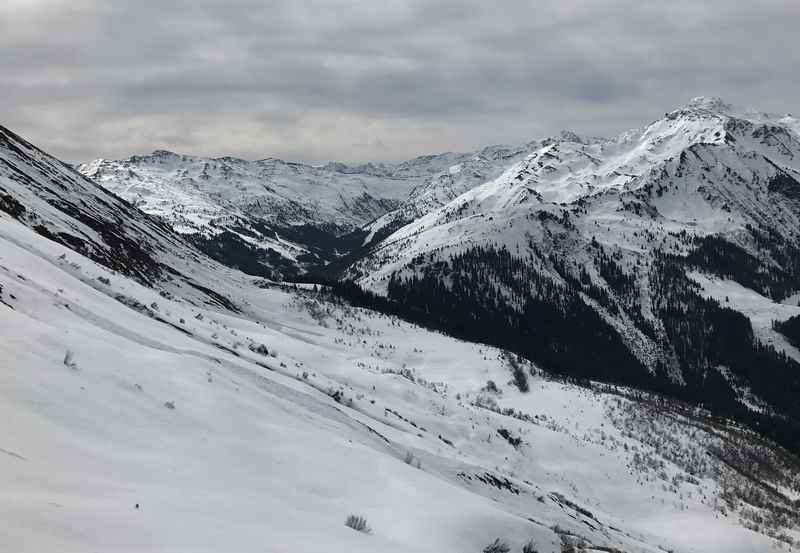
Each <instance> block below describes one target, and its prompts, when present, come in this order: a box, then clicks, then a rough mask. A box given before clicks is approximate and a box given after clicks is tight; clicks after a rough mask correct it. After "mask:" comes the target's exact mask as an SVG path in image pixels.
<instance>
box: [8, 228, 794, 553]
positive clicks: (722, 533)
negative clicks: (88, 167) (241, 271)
mask: <svg viewBox="0 0 800 553" xmlns="http://www.w3.org/2000/svg"><path fill="white" fill-rule="evenodd" d="M257 284H260V286H266V287H263V288H262V287H260V286H257ZM218 285H220V286H221V285H222V284H219V283H218ZM0 286H2V294H1V295H0V299H1V300H2V303H0V328H2V329H3V339H2V340H0V417H2V419H3V420H4V421H6V424H5V425H3V426H2V428H0V488H1V489H2V490H3V493H2V494H0V550H3V551H15V552H32V553H33V552H36V553H41V552H48V551H53V552H71V551H74V552H85V551H94V550H102V551H130V552H141V551H175V552H178V551H193V552H202V551H208V552H212V551H242V552H244V551H259V552H261V551H342V552H353V551H364V552H374V551H387V552H389V551H397V552H401V551H402V552H409V551H419V552H431V553H433V552H437V553H441V552H453V553H456V552H458V553H460V552H464V551H481V550H482V548H483V547H484V546H485V545H487V544H488V543H489V542H491V541H493V540H494V539H495V538H498V537H499V538H501V539H502V540H504V541H507V542H508V543H509V544H510V545H511V546H512V547H513V549H512V550H513V551H519V550H520V549H521V546H522V544H523V543H524V542H526V541H527V540H528V539H534V540H535V541H536V543H537V544H538V551H540V552H542V553H551V552H558V551H562V544H564V543H572V542H574V543H576V544H577V543H582V544H584V545H586V546H587V550H588V551H591V550H605V551H609V550H611V549H608V548H616V549H618V550H622V551H626V552H653V553H655V552H661V551H665V550H671V551H680V552H698V553H700V552H708V551H729V552H737V551H739V552H759V551H766V550H769V549H770V548H771V547H773V544H774V543H776V542H774V541H773V540H772V539H770V538H769V537H767V536H766V535H764V534H762V533H757V532H754V531H751V530H748V529H746V528H744V527H743V526H742V523H741V520H740V516H739V515H740V514H739V513H738V512H737V511H736V510H735V509H731V508H728V507H726V504H725V502H723V501H721V500H720V498H719V494H720V492H721V491H722V490H723V483H721V481H720V479H719V478H718V475H717V477H715V476H714V475H715V472H714V471H713V470H708V471H707V472H703V470H702V468H701V466H702V463H699V464H698V466H695V467H694V468H692V469H691V470H694V471H697V472H695V473H694V476H691V475H690V474H689V473H688V472H687V470H689V467H686V466H683V465H681V464H676V463H674V462H671V461H670V460H669V459H668V458H666V457H665V456H664V453H663V452H660V451H659V449H658V445H657V444H654V443H653V442H652V436H650V437H648V436H647V435H648V434H650V432H649V431H647V430H646V429H645V427H643V426H637V425H636V424H635V420H636V418H637V416H639V417H646V418H647V420H648V421H652V422H650V423H648V424H651V425H658V424H660V423H659V422H658V419H657V418H653V417H650V415H649V414H648V412H647V411H646V409H645V406H644V404H642V405H641V406H640V405H639V403H638V402H634V401H632V400H631V399H629V398H628V397H626V396H625V395H618V393H611V392H612V391H613V390H609V392H608V393H605V392H600V391H591V390H587V389H584V388H578V387H575V386H572V385H569V384H564V383H560V382H556V381H552V380H549V379H547V378H545V377H544V376H542V375H541V373H539V371H537V370H536V369H535V367H531V366H530V365H528V364H526V363H524V362H521V361H520V363H522V364H523V367H524V369H525V370H526V371H533V375H532V376H529V377H528V378H529V382H530V386H531V389H530V392H528V393H525V394H523V393H520V392H519V391H518V390H516V388H514V386H513V385H512V384H511V383H510V380H511V373H510V363H509V360H508V357H507V356H506V355H505V354H504V353H503V352H501V351H499V350H496V349H494V348H490V347H486V346H482V345H477V344H471V343H465V342H460V341H458V340H455V339H451V338H448V337H446V336H443V335H441V334H437V333H432V332H429V331H426V330H423V329H420V328H418V327H415V326H412V325H409V324H406V323H404V322H401V321H399V320H397V319H394V318H390V317H386V316H382V315H378V314H376V313H372V312H369V311H365V310H361V309H354V308H350V307H347V306H344V305H339V304H335V303H330V302H326V301H321V300H320V299H319V297H318V296H317V295H316V294H315V293H314V292H313V291H312V290H300V291H295V290H293V289H291V288H289V287H279V286H275V285H267V283H265V282H263V281H258V280H253V279H248V278H246V277H244V276H239V278H238V279H236V278H233V279H231V282H230V284H229V289H228V290H227V292H228V294H229V296H230V297H231V298H232V299H233V300H234V301H235V302H236V303H237V304H238V305H240V306H242V313H240V314H237V315H234V314H231V313H230V312H226V311H221V310H219V309H215V308H212V307H205V306H197V305H193V304H191V303H189V302H188V301H186V300H184V299H182V298H181V297H179V296H177V295H176V296H174V297H173V298H172V299H168V298H165V297H163V296H161V295H159V294H158V293H156V292H155V291H154V290H152V289H150V288H146V287H144V286H142V285H140V284H138V283H136V282H134V281H132V280H130V279H128V278H127V277H125V276H123V275H121V274H120V273H115V272H113V271H109V270H108V269H106V268H105V267H103V266H101V265H98V264H96V263H95V262H93V261H91V260H89V259H87V258H85V257H83V256H81V255H79V254H77V253H75V252H74V251H72V250H70V249H68V248H66V247H65V246H62V245H59V244H56V243H54V242H52V241H50V240H47V239H46V238H44V237H42V236H40V235H38V234H36V233H34V232H33V231H31V230H30V229H29V228H27V227H25V226H23V225H22V224H20V223H19V222H17V221H14V220H12V219H11V218H10V217H8V216H6V215H4V214H2V215H0ZM260 346H263V347H265V348H266V352H267V353H266V354H265V352H264V350H263V349H261V352H259V351H258V350H259V349H260ZM67 352H71V353H70V356H69V359H65V356H66V354H67ZM488 380H492V381H494V382H495V383H496V387H497V388H498V391H497V392H486V391H482V389H483V388H484V387H486V385H487V381H488ZM479 405H483V407H480V406H479ZM494 405H496V406H497V407H493V406H494ZM512 407H513V408H514V409H515V410H517V411H519V412H524V413H525V414H526V416H527V418H526V419H523V418H521V417H512V416H507V415H501V414H499V413H498V412H496V411H495V410H493V409H502V408H512ZM500 429H504V430H506V431H507V433H508V434H507V435H508V436H509V437H510V438H511V439H510V440H509V439H506V438H504V437H503V436H502V435H501V434H499V433H498V431H499V430H500ZM637 429H638V430H637ZM652 429H659V430H660V432H657V434H663V435H665V436H669V437H670V439H672V440H674V441H675V443H676V444H681V447H684V448H688V450H689V451H691V452H693V453H692V454H693V455H697V456H698V458H699V459H705V457H706V452H705V451H704V447H705V446H706V445H707V444H710V443H712V442H711V441H710V439H709V438H707V437H705V436H698V435H697V434H696V433H697V432H698V425H697V424H696V423H695V422H692V421H690V420H689V419H686V420H683V419H682V418H681V417H680V416H678V415H674V416H673V417H671V419H670V422H669V423H664V425H663V426H652V427H651V430H652ZM726 432H728V430H724V429H722V430H719V434H720V435H726ZM514 439H519V440H520V441H519V442H518V443H517V444H516V445H512V443H511V441H512V440H514ZM671 447H673V446H671ZM674 447H677V446H674ZM408 455H411V456H413V460H412V461H411V462H410V463H406V462H404V459H405V458H406V457H407V456H408ZM687 459H691V456H688V457H687ZM645 460H646V461H645ZM705 462H707V461H703V463H705ZM417 463H418V464H417ZM648 463H649V464H652V466H653V467H656V468H655V469H651V468H648V466H650V465H648ZM795 478H796V476H795ZM796 483H797V481H796V480H795V484H796ZM136 504H139V509H136V508H135V505H136ZM349 514H357V515H363V516H364V517H366V519H367V521H368V523H369V525H370V527H371V528H372V532H371V534H363V533H359V532H356V531H353V530H351V529H349V528H347V527H345V526H344V521H345V519H346V517H347V516H348V515H349ZM788 532H789V535H791V536H794V537H798V534H797V532H796V531H795V530H788ZM601 548H606V549H601Z"/></svg>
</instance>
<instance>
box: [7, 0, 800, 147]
mask: <svg viewBox="0 0 800 553" xmlns="http://www.w3.org/2000/svg"><path fill="white" fill-rule="evenodd" d="M798 21H800V3H799V2H797V1H796V0H765V1H761V2H758V3H755V2H733V1H731V0H706V1H704V2H696V1H694V0H692V1H684V0H675V1H672V2H642V1H641V0H636V1H633V0H615V1H610V0H585V1H584V0H581V1H576V0H573V1H570V2H564V1H563V0H558V1H556V0H536V1H531V0H526V1H522V0H504V1H502V2H486V1H485V0H482V1H472V0H459V1H455V0H442V1H433V0H428V1H425V0H402V1H400V0H381V1H379V2H378V1H366V0H364V1H358V2H356V1H348V2H344V1H338V0H325V1H322V0H271V1H267V2H265V1H263V0H235V1H226V2H223V1H221V0H215V1H212V0H172V1H169V0H138V1H137V2H127V1H123V0H3V2H2V3H0V100H2V102H0V124H4V125H6V126H9V127H11V128H12V129H14V130H16V131H17V132H20V133H22V134H23V135H25V136H26V137H27V138H29V139H30V140H32V141H34V142H36V143H37V144H40V145H42V146H43V147H45V148H46V149H49V150H50V151H52V152H53V153H55V154H56V155H59V156H61V157H62V158H63V159H66V160H68V161H82V160H87V159H91V158H94V157H108V158H118V157H127V156H128V155H130V154H131V153H143V152H149V151H152V150H154V149H158V148H164V149H170V150H175V151H179V152H184V153H194V154H201V155H236V156H240V157H245V158H262V157H268V156H276V157H283V158H289V159H297V160H303V161H312V162H317V161H323V160H328V159H340V160H350V161H364V160H392V159H403V158H408V157H411V156H414V155H417V154H421V153H429V152H436V151H445V150H469V149H472V148H475V147H478V146H481V145H485V144H491V143H499V142H502V143H514V142H524V141H527V140H530V139H533V138H538V137H542V136H545V135H549V134H553V133H556V132H558V131H559V130H560V129H562V128H569V129H573V130H575V131H578V132H583V133H588V134H597V135H609V134H616V133H618V132H620V131H622V130H625V129H627V128H629V127H634V126H639V125H641V124H642V123H644V122H647V121H650V120H652V119H655V118H657V117H659V116H660V115H661V114H663V112H665V111H668V110H670V109H672V108H674V107H676V106H678V105H680V104H683V103H685V102H686V101H687V100H688V99H689V98H691V97H693V96H697V95H701V94H705V95H718V96H722V97H723V98H725V99H726V100H727V101H730V102H733V103H737V104H744V105H748V106H752V107H755V108H758V109H762V110H766V111H776V112H791V111H793V110H795V111H796V110H797V109H798V107H800V106H798V98H800V96H798V94H797V90H798V88H799V87H800V72H798V71H797V68H798V67H800V48H797V47H796V42H797V39H796V34H797V27H798Z"/></svg>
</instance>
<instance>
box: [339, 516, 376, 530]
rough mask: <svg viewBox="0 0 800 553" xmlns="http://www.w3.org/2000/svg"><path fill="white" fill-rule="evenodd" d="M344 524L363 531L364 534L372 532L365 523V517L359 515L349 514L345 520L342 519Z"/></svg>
mask: <svg viewBox="0 0 800 553" xmlns="http://www.w3.org/2000/svg"><path fill="white" fill-rule="evenodd" d="M344 525H345V526H347V527H348V528H352V529H353V530H355V531H357V532H363V533H364V534H371V533H372V528H370V527H369V525H368V524H367V519H366V518H364V517H362V516H359V515H349V516H348V517H347V520H345V521H344Z"/></svg>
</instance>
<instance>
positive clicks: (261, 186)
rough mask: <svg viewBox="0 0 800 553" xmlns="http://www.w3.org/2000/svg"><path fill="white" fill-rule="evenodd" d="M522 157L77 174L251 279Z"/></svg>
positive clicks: (405, 216)
mask: <svg viewBox="0 0 800 553" xmlns="http://www.w3.org/2000/svg"><path fill="white" fill-rule="evenodd" d="M524 151H525V150H524V148H507V147H493V148H486V149H484V150H482V151H480V152H474V153H466V154H459V153H445V154H438V155H430V156H423V157H419V158H416V159H413V160H409V161H405V162H402V163H398V164H364V165H356V166H352V165H347V164H343V163H328V164H326V165H323V166H312V165H305V164H301V163H290V162H285V161H282V160H279V159H263V160H258V161H246V160H242V159H236V158H231V157H222V158H213V159H209V158H200V157H192V156H186V155H178V154H175V153H172V152H167V151H156V152H153V153H152V154H150V155H144V156H141V155H137V156H133V157H131V158H129V159H127V160H120V161H111V160H104V159H98V160H95V161H92V162H90V163H85V164H82V165H79V166H78V167H77V169H78V171H80V172H81V173H82V174H84V175H85V176H87V177H89V178H91V179H93V180H94V181H95V182H98V183H100V184H101V185H102V186H104V187H105V188H106V189H108V190H110V191H111V192H113V193H115V194H117V195H119V196H121V197H122V198H125V199H126V200H128V201H130V202H131V203H133V204H134V205H136V206H137V207H139V208H140V209H142V210H143V211H145V212H146V213H149V214H151V215H155V216H158V217H161V218H162V219H164V220H165V221H167V222H168V223H169V224H170V225H171V226H172V227H173V228H174V229H175V230H176V231H177V232H179V233H182V234H185V235H189V236H190V237H191V239H192V241H193V242H194V243H195V244H196V245H198V246H199V247H200V248H201V249H203V250H204V251H205V252H206V253H208V254H210V255H212V256H213V257H215V258H217V259H219V260H220V261H223V262H225V263H227V264H229V265H233V266H238V267H240V268H242V269H244V270H249V272H251V273H254V274H259V268H262V269H263V268H272V269H278V270H282V271H284V272H292V271H294V270H297V269H298V268H300V269H305V268H309V267H314V268H319V267H322V266H323V265H324V264H326V263H329V262H331V261H334V260H336V259H338V258H340V257H341V256H344V255H346V254H347V253H350V252H351V251H353V250H356V249H358V247H360V246H361V244H362V243H363V241H364V238H365V237H368V238H371V237H372V235H373V233H374V232H375V231H378V230H379V229H380V228H383V227H384V226H386V225H388V224H390V222H389V221H388V220H387V221H384V222H381V223H379V224H377V225H375V224H374V225H373V227H372V228H371V229H370V230H362V229H361V227H362V226H364V225H367V224H368V223H371V222H372V221H373V220H375V219H376V218H378V217H381V216H383V215H385V214H387V213H388V212H394V210H395V209H397V208H399V207H401V206H402V210H401V211H400V212H396V213H395V214H394V215H393V216H392V218H391V221H393V222H395V221H398V220H400V219H402V221H403V222H408V221H410V220H412V219H413V217H414V213H413V209H412V208H411V207H410V206H411V205H414V203H406V201H407V200H409V195H411V199H412V202H417V203H418V202H425V204H426V205H441V204H442V203H444V202H445V201H449V200H450V199H452V198H453V197H455V196H456V195H457V194H459V193H461V192H463V191H464V190H468V189H469V188H471V187H472V186H475V185H476V184H480V183H483V182H486V180H488V179H489V178H490V177H493V176H496V175H497V174H499V173H500V172H501V170H502V168H504V167H505V166H506V165H507V164H508V162H510V161H511V160H513V159H515V158H516V157H519V156H520V155H521V154H522V153H524ZM462 169H463V170H462ZM394 226H395V227H396V226H397V225H396V224H395V225H394ZM253 261H257V263H253Z"/></svg>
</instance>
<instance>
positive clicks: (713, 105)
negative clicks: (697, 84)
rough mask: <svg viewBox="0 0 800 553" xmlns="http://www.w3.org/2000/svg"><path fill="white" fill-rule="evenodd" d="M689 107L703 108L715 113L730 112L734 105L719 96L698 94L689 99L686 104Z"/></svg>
mask: <svg viewBox="0 0 800 553" xmlns="http://www.w3.org/2000/svg"><path fill="white" fill-rule="evenodd" d="M685 107H686V108H688V109H703V110H707V111H713V112H715V113H729V112H730V111H732V109H733V106H732V105H731V104H728V103H726V102H725V101H724V100H723V99H722V98H720V97H719V96H697V97H695V98H692V99H691V100H689V102H688V103H687V104H686V106H685Z"/></svg>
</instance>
